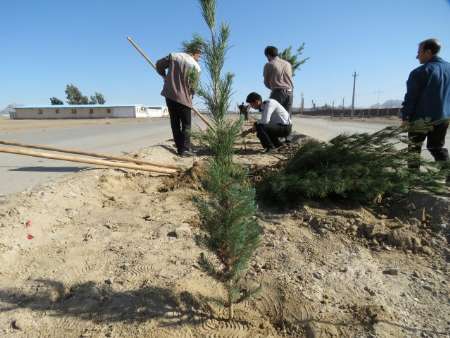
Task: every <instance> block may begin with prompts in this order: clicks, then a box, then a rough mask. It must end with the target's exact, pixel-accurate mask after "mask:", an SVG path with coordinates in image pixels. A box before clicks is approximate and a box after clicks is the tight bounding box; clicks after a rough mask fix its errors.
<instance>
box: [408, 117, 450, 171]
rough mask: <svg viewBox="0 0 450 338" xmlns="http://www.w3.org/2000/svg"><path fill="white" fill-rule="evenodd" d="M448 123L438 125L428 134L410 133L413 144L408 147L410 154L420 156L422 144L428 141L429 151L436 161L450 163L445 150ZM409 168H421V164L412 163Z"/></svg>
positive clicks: (409, 136)
mask: <svg viewBox="0 0 450 338" xmlns="http://www.w3.org/2000/svg"><path fill="white" fill-rule="evenodd" d="M447 128H448V122H445V123H441V124H438V125H436V126H434V127H433V129H432V130H431V131H429V132H428V133H408V138H409V140H410V142H411V144H410V145H409V147H408V150H409V151H410V152H415V153H417V154H419V155H420V152H421V150H422V144H423V142H424V141H425V139H427V149H428V151H429V152H430V153H431V155H433V157H434V160H435V161H448V160H449V156H448V150H447V149H446V148H444V145H445V135H446V134H447ZM408 166H409V167H410V168H412V169H414V168H416V169H417V168H419V167H420V162H418V161H411V162H410V163H409V164H408Z"/></svg>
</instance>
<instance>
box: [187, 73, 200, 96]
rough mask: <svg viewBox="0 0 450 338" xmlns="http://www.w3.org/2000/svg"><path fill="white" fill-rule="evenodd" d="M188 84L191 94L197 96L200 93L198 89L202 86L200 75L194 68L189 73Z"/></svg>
mask: <svg viewBox="0 0 450 338" xmlns="http://www.w3.org/2000/svg"><path fill="white" fill-rule="evenodd" d="M188 84H189V89H190V90H191V94H192V95H195V94H196V93H197V92H198V88H199V85H200V73H199V72H198V71H197V69H196V68H195V67H192V68H191V69H189V71H188Z"/></svg>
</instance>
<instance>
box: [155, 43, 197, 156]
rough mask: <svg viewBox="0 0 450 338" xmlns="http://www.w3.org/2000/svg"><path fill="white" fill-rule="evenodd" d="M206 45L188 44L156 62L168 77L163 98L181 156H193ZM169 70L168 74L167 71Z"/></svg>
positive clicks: (164, 75) (165, 80)
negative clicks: (193, 118) (193, 113)
mask: <svg viewBox="0 0 450 338" xmlns="http://www.w3.org/2000/svg"><path fill="white" fill-rule="evenodd" d="M202 46H203V44H202V42H201V41H199V40H196V39H194V40H192V41H191V42H190V43H184V52H182V53H171V54H169V55H168V56H166V57H164V58H162V59H160V60H158V61H157V63H156V69H157V70H158V73H159V74H160V75H161V76H162V77H163V78H164V87H163V90H162V92H161V95H162V96H164V97H165V98H166V103H167V108H168V109H169V115H170V126H171V127H172V134H173V139H174V141H175V146H176V148H177V153H178V155H179V156H183V157H184V156H190V155H192V153H191V152H190V148H191V142H190V131H191V109H192V98H193V96H194V94H195V90H196V87H197V82H198V78H199V74H200V65H199V64H198V61H199V60H200V57H201V52H202ZM166 70H167V72H166Z"/></svg>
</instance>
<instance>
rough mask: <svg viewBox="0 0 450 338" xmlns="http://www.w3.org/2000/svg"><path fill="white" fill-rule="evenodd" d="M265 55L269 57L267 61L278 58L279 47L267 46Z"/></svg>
mask: <svg viewBox="0 0 450 338" xmlns="http://www.w3.org/2000/svg"><path fill="white" fill-rule="evenodd" d="M264 55H265V56H266V57H267V60H269V61H270V60H273V59H274V58H276V57H277V56H278V49H277V47H274V46H267V47H266V49H264Z"/></svg>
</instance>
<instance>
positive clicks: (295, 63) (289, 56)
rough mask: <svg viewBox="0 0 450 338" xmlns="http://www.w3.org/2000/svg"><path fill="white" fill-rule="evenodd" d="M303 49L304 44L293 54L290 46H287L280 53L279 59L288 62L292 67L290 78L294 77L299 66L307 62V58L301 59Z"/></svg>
mask: <svg viewBox="0 0 450 338" xmlns="http://www.w3.org/2000/svg"><path fill="white" fill-rule="evenodd" d="M304 49H305V43H304V42H303V43H302V44H301V45H300V47H298V48H297V52H296V53H295V54H293V53H292V46H289V47H288V48H286V49H284V50H283V51H282V52H281V53H280V58H282V59H283V60H286V61H288V62H289V63H290V64H291V65H292V76H295V72H296V71H297V70H298V69H299V68H300V66H301V65H303V64H304V63H305V62H306V61H308V60H309V57H307V58H303V59H302V55H303V50H304Z"/></svg>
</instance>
